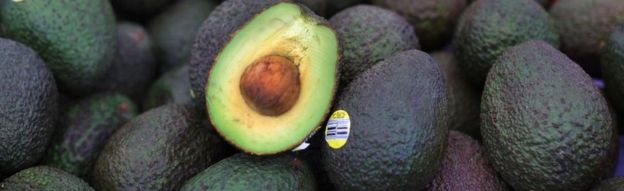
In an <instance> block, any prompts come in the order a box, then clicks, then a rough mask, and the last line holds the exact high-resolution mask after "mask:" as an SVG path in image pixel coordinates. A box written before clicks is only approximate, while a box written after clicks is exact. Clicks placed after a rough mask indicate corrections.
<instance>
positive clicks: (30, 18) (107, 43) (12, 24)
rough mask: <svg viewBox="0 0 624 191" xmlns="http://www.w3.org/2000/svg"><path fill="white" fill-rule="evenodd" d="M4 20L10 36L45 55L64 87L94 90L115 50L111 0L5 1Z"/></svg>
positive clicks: (74, 90) (1, 20)
mask: <svg viewBox="0 0 624 191" xmlns="http://www.w3.org/2000/svg"><path fill="white" fill-rule="evenodd" d="M0 25H1V26H0V28H2V29H3V36H4V37H7V38H10V39H14V40H15V41H18V42H21V43H23V44H25V45H27V46H29V47H31V48H32V49H34V50H35V51H36V52H37V53H38V54H39V56H41V57H42V58H43V60H44V61H45V62H46V63H47V66H48V68H49V69H50V71H52V73H53V74H54V77H55V79H56V80H57V82H58V85H59V88H60V89H61V90H62V91H64V92H70V93H73V94H77V95H85V94H88V93H91V92H92V91H93V90H95V85H96V84H97V82H98V81H99V80H100V78H102V77H103V76H104V73H105V72H106V71H107V69H108V68H109V67H110V66H111V64H112V58H113V57H114V55H115V43H116V41H115V16H114V15H113V11H112V9H111V6H110V4H109V2H108V0H76V1H58V0H37V1H32V0H31V1H3V5H2V6H0Z"/></svg>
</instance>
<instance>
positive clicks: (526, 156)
mask: <svg viewBox="0 0 624 191" xmlns="http://www.w3.org/2000/svg"><path fill="white" fill-rule="evenodd" d="M614 125H615V123H613V121H612V118H611V114H610V113H609V107H608V105H607V102H606V100H605V99H604V97H603V96H602V95H601V94H600V92H599V91H598V89H597V88H596V87H595V86H594V85H593V83H592V80H591V78H590V77H589V75H587V74H586V73H585V72H584V71H583V70H582V69H581V67H580V66H578V65H577V64H576V63H574V62H573V61H572V60H570V59H569V58H568V57H566V56H565V55H564V54H563V53H561V52H559V51H558V50H557V49H555V48H554V47H552V46H551V45H549V44H547V43H545V42H543V41H528V42H525V43H522V44H520V45H517V46H514V47H512V48H510V49H508V50H507V51H506V52H505V53H504V54H503V55H502V56H501V57H499V59H498V60H497V61H496V63H495V64H494V67H492V69H491V70H490V73H489V75H488V79H487V81H486V84H485V90H484V92H483V97H482V102H481V135H482V136H483V142H484V145H485V147H486V154H487V156H488V158H489V159H490V162H492V165H493V166H494V169H496V170H497V171H498V172H499V173H501V175H502V177H503V179H504V180H506V182H507V183H509V184H510V185H511V186H512V187H513V188H514V189H516V190H585V189H588V188H589V187H590V186H591V185H592V184H593V183H596V181H598V180H599V178H600V177H601V176H602V175H603V174H606V173H605V171H608V170H609V169H607V167H608V166H610V165H611V164H609V163H610V162H611V160H612V159H610V157H609V156H610V155H611V154H610V152H611V149H612V148H613V147H612V145H611V144H614V143H615V142H614V141H613V138H614V135H613V133H614V132H615V130H614V128H615V126H614Z"/></svg>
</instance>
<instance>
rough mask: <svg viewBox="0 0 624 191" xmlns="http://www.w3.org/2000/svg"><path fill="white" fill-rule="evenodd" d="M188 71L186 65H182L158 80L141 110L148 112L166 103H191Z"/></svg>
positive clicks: (151, 88)
mask: <svg viewBox="0 0 624 191" xmlns="http://www.w3.org/2000/svg"><path fill="white" fill-rule="evenodd" d="M188 70H189V67H188V65H184V66H182V67H179V68H178V69H175V70H172V71H169V72H167V73H165V74H163V75H162V76H161V77H160V78H158V80H156V82H154V84H152V86H151V87H150V89H149V91H148V93H147V97H146V98H145V102H144V103H143V109H145V110H148V109H152V108H155V107H158V106H161V105H165V104H167V103H180V104H191V103H193V98H192V97H191V82H190V81H189V74H188Z"/></svg>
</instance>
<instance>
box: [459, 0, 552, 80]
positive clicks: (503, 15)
mask: <svg viewBox="0 0 624 191" xmlns="http://www.w3.org/2000/svg"><path fill="white" fill-rule="evenodd" d="M531 39H537V40H543V41H546V42H548V43H550V44H551V45H553V46H555V47H558V46H559V35H558V34H557V29H556V28H555V25H554V22H553V20H552V19H551V18H550V17H549V15H548V13H547V12H546V11H544V9H543V8H542V7H541V6H540V5H539V4H537V3H536V2H535V0H477V1H475V2H473V3H472V4H470V6H468V8H467V9H466V10H465V11H464V13H463V14H462V16H461V17H460V20H459V23H458V25H457V29H456V31H455V39H454V40H455V45H456V46H457V60H459V65H460V67H461V68H462V70H463V71H464V73H466V74H467V75H468V78H469V79H470V80H471V81H472V82H473V83H474V84H475V85H478V86H480V87H482V86H483V83H484V82H485V78H486V76H487V73H488V71H489V69H490V67H492V64H493V63H494V61H495V60H496V58H497V57H498V56H500V55H501V54H503V52H504V51H505V50H506V49H507V48H509V47H512V46H515V45H517V44H519V43H522V42H525V41H527V40H531Z"/></svg>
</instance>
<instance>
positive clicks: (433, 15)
mask: <svg viewBox="0 0 624 191" xmlns="http://www.w3.org/2000/svg"><path fill="white" fill-rule="evenodd" d="M372 2H373V4H375V5H378V6H381V7H384V8H387V9H390V10H394V11H396V12H397V13H399V14H400V15H402V16H404V17H405V18H406V19H407V21H408V22H409V23H410V24H411V25H412V26H414V30H416V34H417V35H418V37H419V39H420V44H421V45H422V47H423V49H425V50H433V49H438V48H441V47H442V46H444V45H445V44H446V43H448V42H449V41H450V39H451V37H452V36H453V29H455V24H456V23H457V20H459V16H460V15H461V13H462V12H463V11H464V8H466V5H467V4H468V3H467V2H466V0H373V1H372Z"/></svg>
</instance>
